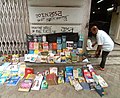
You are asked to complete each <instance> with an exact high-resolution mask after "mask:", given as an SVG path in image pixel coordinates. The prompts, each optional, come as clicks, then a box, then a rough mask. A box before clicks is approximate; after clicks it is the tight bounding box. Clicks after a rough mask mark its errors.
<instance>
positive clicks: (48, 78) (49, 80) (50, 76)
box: [46, 73, 58, 85]
mask: <svg viewBox="0 0 120 98" xmlns="http://www.w3.org/2000/svg"><path fill="white" fill-rule="evenodd" d="M46 81H47V83H48V84H49V85H56V84H58V83H57V76H56V74H54V73H52V74H48V75H47V76H46Z"/></svg>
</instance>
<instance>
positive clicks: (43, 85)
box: [41, 80, 48, 90]
mask: <svg viewBox="0 0 120 98" xmlns="http://www.w3.org/2000/svg"><path fill="white" fill-rule="evenodd" d="M41 89H42V90H44V89H48V83H47V81H46V80H43V81H42V84H41Z"/></svg>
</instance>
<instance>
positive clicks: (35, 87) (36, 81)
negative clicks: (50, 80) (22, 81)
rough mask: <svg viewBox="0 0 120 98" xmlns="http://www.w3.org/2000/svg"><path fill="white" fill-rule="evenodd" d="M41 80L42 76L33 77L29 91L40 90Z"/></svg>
mask: <svg viewBox="0 0 120 98" xmlns="http://www.w3.org/2000/svg"><path fill="white" fill-rule="evenodd" d="M42 80H43V76H42V74H39V75H38V76H36V77H35V79H34V82H33V85H32V88H31V90H40V86H41V83H42Z"/></svg>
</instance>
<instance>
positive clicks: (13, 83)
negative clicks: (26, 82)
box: [7, 76, 20, 86]
mask: <svg viewBox="0 0 120 98" xmlns="http://www.w3.org/2000/svg"><path fill="white" fill-rule="evenodd" d="M19 81H20V76H13V77H11V78H10V80H9V81H8V82H7V86H16V85H17V84H18V82H19Z"/></svg>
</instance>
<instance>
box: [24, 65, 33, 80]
mask: <svg viewBox="0 0 120 98" xmlns="http://www.w3.org/2000/svg"><path fill="white" fill-rule="evenodd" d="M33 73H34V69H33V68H30V67H27V68H25V76H24V77H25V78H26V76H27V75H28V74H33Z"/></svg>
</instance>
